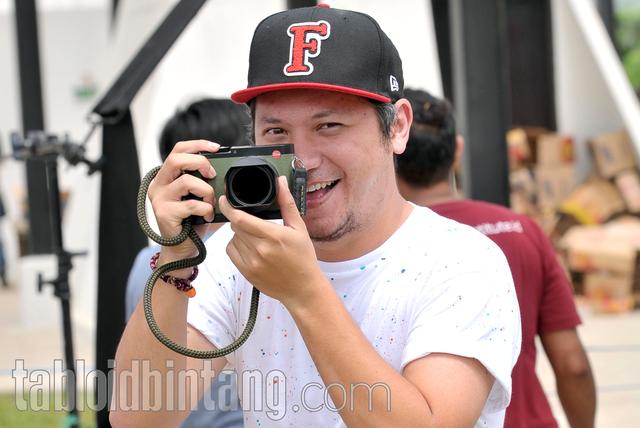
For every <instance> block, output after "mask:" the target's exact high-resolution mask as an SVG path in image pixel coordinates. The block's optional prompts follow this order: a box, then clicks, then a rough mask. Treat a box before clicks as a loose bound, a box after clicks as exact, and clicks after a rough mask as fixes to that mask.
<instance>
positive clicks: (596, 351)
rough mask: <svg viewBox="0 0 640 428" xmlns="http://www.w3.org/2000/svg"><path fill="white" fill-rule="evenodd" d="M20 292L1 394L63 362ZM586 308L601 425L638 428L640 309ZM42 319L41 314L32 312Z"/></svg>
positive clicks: (86, 339) (542, 363)
mask: <svg viewBox="0 0 640 428" xmlns="http://www.w3.org/2000/svg"><path fill="white" fill-rule="evenodd" d="M18 298H19V297H18V293H17V292H16V291H15V290H5V289H0V343H1V344H2V346H0V349H1V351H0V393H3V392H4V393H8V392H11V391H13V389H14V379H13V378H12V377H11V370H12V369H13V368H14V367H15V360H16V359H22V360H24V364H25V367H26V368H27V369H30V370H31V369H39V368H42V369H47V370H51V369H52V368H53V361H54V360H55V359H56V358H58V359H60V358H62V355H63V343H62V333H61V329H60V326H59V324H57V323H56V324H53V325H48V326H46V327H41V328H37V329H29V330H25V329H24V328H22V327H21V325H20V322H19V319H20V317H19V313H18V310H19V307H20V305H19V304H18V303H19V302H18ZM580 307H581V314H582V316H583V320H584V325H583V326H582V327H581V328H580V335H581V337H582V340H583V343H584V344H585V346H586V348H587V351H588V353H589V357H590V359H591V364H592V366H593V369H594V371H595V375H596V382H597V385H598V417H597V418H598V423H597V426H598V427H616V428H626V427H629V428H631V427H637V426H638V420H640V311H635V312H632V313H628V314H622V315H596V314H592V313H590V312H589V311H588V310H586V309H584V306H582V305H581V306H580ZM33 316H38V314H33ZM74 340H75V347H76V358H81V359H84V360H85V361H86V365H87V368H88V369H89V368H92V367H93V358H94V357H93V355H94V353H93V352H94V351H93V348H94V339H93V337H92V334H91V333H90V332H88V331H83V330H82V329H78V328H76V331H75V335H74ZM538 373H539V374H540V378H541V380H542V383H543V385H544V387H545V390H546V391H547V392H548V396H549V399H550V401H551V404H552V406H553V409H554V412H555V414H556V416H557V418H558V421H559V423H560V425H561V426H563V427H566V426H568V424H567V423H566V420H565V419H564V415H563V414H562V410H561V407H560V403H559V401H558V398H557V394H556V392H555V385H554V381H553V376H552V375H551V373H552V372H551V370H550V367H549V364H548V362H547V360H546V357H544V355H543V354H540V357H539V359H538Z"/></svg>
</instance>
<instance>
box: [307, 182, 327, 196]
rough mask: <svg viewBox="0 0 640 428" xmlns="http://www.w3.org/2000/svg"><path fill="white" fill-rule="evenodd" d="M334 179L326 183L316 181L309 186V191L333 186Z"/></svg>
mask: <svg viewBox="0 0 640 428" xmlns="http://www.w3.org/2000/svg"><path fill="white" fill-rule="evenodd" d="M333 183H334V181H326V182H324V183H316V184H312V185H310V186H307V193H311V192H315V191H316V190H320V189H324V188H325V187H327V186H331V185H332V184H333Z"/></svg>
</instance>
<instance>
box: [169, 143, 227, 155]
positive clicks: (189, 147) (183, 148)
mask: <svg viewBox="0 0 640 428" xmlns="http://www.w3.org/2000/svg"><path fill="white" fill-rule="evenodd" d="M219 148H220V144H218V143H215V142H213V141H208V140H188V141H179V142H177V143H176V144H175V146H173V150H171V153H198V152H212V153H215V152H217V151H218V149H219Z"/></svg>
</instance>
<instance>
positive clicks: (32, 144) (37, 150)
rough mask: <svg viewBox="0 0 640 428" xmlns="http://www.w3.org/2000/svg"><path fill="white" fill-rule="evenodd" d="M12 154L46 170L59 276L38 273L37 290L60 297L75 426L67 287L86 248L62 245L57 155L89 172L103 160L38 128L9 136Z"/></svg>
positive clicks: (70, 419) (72, 425) (69, 422)
mask: <svg viewBox="0 0 640 428" xmlns="http://www.w3.org/2000/svg"><path fill="white" fill-rule="evenodd" d="M11 143H12V146H13V157H14V158H15V159H17V160H27V159H30V160H34V161H37V162H41V163H42V164H43V166H44V169H45V171H46V183H47V195H46V197H47V199H48V202H49V207H50V212H49V220H50V231H51V234H52V244H53V249H52V252H53V254H55V255H56V257H57V259H58V277H57V278H55V279H52V280H44V279H43V277H42V274H38V291H39V292H42V288H43V286H45V285H51V286H53V294H54V296H56V297H57V298H59V299H60V303H61V305H62V324H63V339H64V359H65V367H66V370H68V371H69V372H71V375H68V376H66V385H65V386H66V389H67V402H68V406H69V407H68V410H67V412H68V414H67V418H66V420H65V423H64V426H65V427H69V428H78V427H79V426H80V422H79V419H78V408H77V390H76V369H75V360H74V353H73V334H72V328H71V307H70V300H71V290H70V288H69V272H70V271H71V269H72V268H73V264H72V259H73V257H76V256H84V255H86V254H87V253H86V251H84V252H77V253H71V252H69V251H67V250H65V249H64V246H63V241H62V218H61V210H60V190H59V187H58V156H63V157H64V158H65V159H66V160H67V161H68V162H69V163H70V164H71V165H76V164H77V163H79V162H82V163H85V164H87V165H88V166H89V171H88V174H89V175H91V174H92V173H94V172H95V171H98V170H99V169H100V166H101V164H102V160H99V161H97V162H91V161H88V160H87V159H86V158H85V157H84V146H83V145H79V144H75V143H72V142H71V141H69V139H68V138H67V137H65V139H64V140H59V139H58V138H57V137H55V136H51V135H47V134H45V133H44V132H41V131H33V132H30V133H29V134H28V135H27V138H25V139H24V140H21V138H20V137H19V136H18V135H17V134H15V133H14V134H13V135H12V136H11Z"/></svg>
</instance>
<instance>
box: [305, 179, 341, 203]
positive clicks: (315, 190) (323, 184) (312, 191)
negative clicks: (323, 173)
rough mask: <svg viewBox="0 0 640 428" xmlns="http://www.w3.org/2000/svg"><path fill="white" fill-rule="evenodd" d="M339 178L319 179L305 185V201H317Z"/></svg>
mask: <svg viewBox="0 0 640 428" xmlns="http://www.w3.org/2000/svg"><path fill="white" fill-rule="evenodd" d="M339 181H340V180H332V181H319V182H317V183H313V184H310V185H308V186H307V203H312V204H313V203H314V202H315V203H319V202H320V200H321V199H322V198H323V196H325V195H326V194H327V193H329V192H330V191H331V189H333V187H334V186H335V185H336V184H338V182H339Z"/></svg>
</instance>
